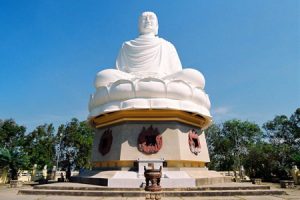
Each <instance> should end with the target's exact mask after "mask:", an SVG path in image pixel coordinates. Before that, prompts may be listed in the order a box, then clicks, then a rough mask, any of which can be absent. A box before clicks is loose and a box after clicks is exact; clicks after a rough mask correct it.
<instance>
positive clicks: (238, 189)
mask: <svg viewBox="0 0 300 200" xmlns="http://www.w3.org/2000/svg"><path fill="white" fill-rule="evenodd" d="M148 193H149V192H145V191H144V190H143V188H108V187H103V186H94V185H88V184H78V183H75V184H74V183H54V184H47V185H38V186H34V188H33V189H21V190H19V192H18V194H22V195H62V196H98V197H99V196H101V197H145V195H146V194H148ZM160 194H161V196H162V197H201V196H202V197H208V196H260V195H284V194H286V193H285V192H284V191H282V190H274V189H270V187H269V186H267V185H252V184H249V183H227V184H215V185H211V186H202V187H193V188H188V187H187V188H164V189H163V191H162V192H160Z"/></svg>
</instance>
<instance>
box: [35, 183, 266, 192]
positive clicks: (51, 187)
mask: <svg viewBox="0 0 300 200" xmlns="http://www.w3.org/2000/svg"><path fill="white" fill-rule="evenodd" d="M33 188H34V189H36V190H40V189H44V190H98V191H144V189H143V188H109V187H105V186H104V187H103V186H86V187H85V186H56V185H51V184H49V185H36V186H34V187H33ZM269 189H270V186H267V185H253V186H202V187H192V188H163V191H207V190H269Z"/></svg>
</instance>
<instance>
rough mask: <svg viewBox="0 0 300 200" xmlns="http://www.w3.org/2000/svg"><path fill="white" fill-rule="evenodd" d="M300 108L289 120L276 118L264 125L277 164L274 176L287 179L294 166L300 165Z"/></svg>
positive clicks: (281, 116) (273, 172) (285, 117)
mask: <svg viewBox="0 0 300 200" xmlns="http://www.w3.org/2000/svg"><path fill="white" fill-rule="evenodd" d="M299 119H300V108H298V109H296V111H295V113H294V114H292V115H291V117H290V118H288V117H287V116H285V115H280V116H276V117H275V118H274V119H273V120H271V121H268V122H267V123H265V124H264V125H263V128H264V129H265V138H266V141H267V142H268V143H269V144H271V145H272V147H273V153H274V154H275V156H274V159H275V161H276V162H275V164H274V167H273V169H272V174H275V175H276V176H278V177H280V178H287V177H288V174H289V170H290V169H291V167H292V166H293V165H295V164H296V165H298V166H299V165H300V121H299Z"/></svg>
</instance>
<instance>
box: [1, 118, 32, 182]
mask: <svg viewBox="0 0 300 200" xmlns="http://www.w3.org/2000/svg"><path fill="white" fill-rule="evenodd" d="M25 131H26V128H25V127H24V126H19V125H18V124H17V123H16V122H15V121H14V120H12V119H8V120H0V167H1V168H2V169H3V170H4V171H9V172H10V177H11V178H13V179H17V176H18V172H19V170H20V169H25V168H26V167H27V166H28V155H27V154H26V153H25V152H24V139H25Z"/></svg>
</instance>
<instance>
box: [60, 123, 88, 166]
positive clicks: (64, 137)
mask: <svg viewBox="0 0 300 200" xmlns="http://www.w3.org/2000/svg"><path fill="white" fill-rule="evenodd" d="M56 137H57V141H61V142H60V144H59V147H60V166H61V167H62V168H64V169H66V170H71V168H73V169H80V168H90V166H91V162H90V160H91V150H92V142H93V130H92V128H91V127H90V126H89V125H88V124H87V123H86V122H85V121H83V122H79V121H78V119H75V118H73V119H72V120H71V122H69V123H67V124H66V125H61V126H60V127H59V128H58V132H57V135H56Z"/></svg>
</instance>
